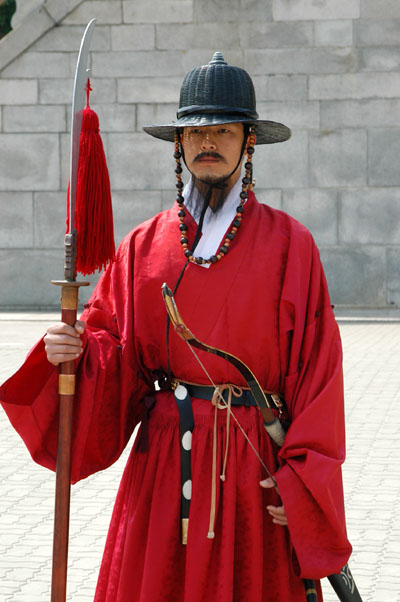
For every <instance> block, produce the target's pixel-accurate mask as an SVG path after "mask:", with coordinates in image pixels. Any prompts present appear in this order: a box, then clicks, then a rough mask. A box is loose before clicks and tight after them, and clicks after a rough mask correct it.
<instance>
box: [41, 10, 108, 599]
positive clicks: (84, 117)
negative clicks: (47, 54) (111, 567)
mask: <svg viewBox="0 0 400 602" xmlns="http://www.w3.org/2000/svg"><path fill="white" fill-rule="evenodd" d="M95 22H96V19H92V20H91V21H90V23H89V24H88V25H87V27H86V29H85V32H84V34H83V37H82V41H81V46H80V50H79V56H78V62H77V65H76V72H75V80H74V91H73V100H72V123H71V154H70V181H69V199H68V208H67V223H68V230H67V233H66V234H65V238H64V280H52V284H55V285H57V286H60V287H61V320H62V321H63V322H64V323H65V324H69V325H70V326H74V325H75V322H76V317H77V309H78V292H79V288H80V287H81V286H87V285H88V284H89V282H86V281H77V280H76V272H77V261H78V268H79V261H80V259H79V244H81V239H82V238H84V237H85V233H83V232H82V231H81V230H79V229H78V231H77V229H76V228H75V215H76V212H77V200H78V205H79V204H84V203H87V200H88V199H87V198H86V197H87V196H88V195H87V190H86V188H85V186H86V184H85V181H83V180H84V177H82V174H85V173H87V167H88V166H89V168H90V167H91V166H92V164H93V160H92V159H90V158H89V157H88V149H89V152H90V150H91V149H92V148H93V147H94V146H95V145H96V144H97V145H99V144H100V155H101V158H102V159H103V157H104V151H103V147H102V143H101V139H100V137H99V133H98V132H99V130H98V120H97V115H96V114H95V113H94V112H93V111H92V110H91V109H90V107H89V90H90V82H89V79H88V72H89V71H90V70H89V69H87V64H88V56H89V48H90V42H91V38H92V34H93V29H94V25H95ZM85 101H86V108H85ZM93 116H95V121H94V120H93ZM96 122H97V127H96ZM88 124H89V125H88ZM93 124H95V125H93ZM93 136H97V137H98V139H99V140H100V142H99V140H95V141H94V142H93ZM83 137H85V138H83ZM88 139H89V142H88ZM82 141H83V142H84V144H82ZM80 150H81V152H80ZM96 150H97V151H99V146H97V148H96ZM83 151H84V152H83ZM96 156H97V157H98V156H99V152H97V153H96ZM91 161H92V163H91ZM104 165H105V157H104ZM101 168H102V169H103V171H102V176H103V179H102V182H103V183H104V181H106V183H107V185H106V188H107V191H106V192H107V193H108V196H109V201H111V197H110V195H109V179H108V171H107V168H106V166H105V171H104V166H101ZM97 175H98V174H97ZM82 191H83V194H82ZM97 193H98V191H97V190H95V191H94V192H93V193H92V196H96V197H97V196H101V195H98V194H97ZM80 196H83V197H85V198H80ZM77 197H78V199H77ZM103 200H104V199H103ZM92 210H93V208H92V207H91V208H90V211H92ZM103 213H104V212H103ZM106 213H107V217H108V219H109V220H110V209H108V211H107V212H106ZM111 230H112V215H111ZM78 239H79V244H78ZM113 244H114V243H113V241H112V246H113ZM92 246H93V244H92ZM99 246H101V242H100V243H99ZM109 259H111V257H110V258H109ZM81 263H82V261H81ZM102 263H103V265H105V263H106V262H104V259H101V260H100V265H99V264H97V265H96V263H94V264H93V265H92V264H91V265H90V267H88V266H87V264H85V270H86V271H85V270H82V269H81V271H82V272H83V273H86V274H88V273H91V272H93V271H94V270H95V269H96V268H98V267H102V265H101V264H102ZM86 268H87V269H86ZM75 369H76V367H75V361H74V360H71V361H66V362H63V363H61V364H60V367H59V381H58V393H59V398H60V404H59V408H60V415H59V430H58V449H57V464H56V492H55V512H54V538H53V567H52V585H51V602H65V599H66V589H67V564H68V539H69V514H70V494H71V455H72V454H71V451H72V445H71V444H72V423H73V421H72V419H73V406H74V396H75Z"/></svg>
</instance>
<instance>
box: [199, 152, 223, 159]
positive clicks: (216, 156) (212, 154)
mask: <svg viewBox="0 0 400 602" xmlns="http://www.w3.org/2000/svg"><path fill="white" fill-rule="evenodd" d="M207 157H212V158H213V159H221V160H222V161H225V159H224V157H223V156H222V155H220V154H219V153H217V152H215V151H209V152H203V153H199V154H198V155H196V156H195V158H194V161H199V160H200V159H204V158H207Z"/></svg>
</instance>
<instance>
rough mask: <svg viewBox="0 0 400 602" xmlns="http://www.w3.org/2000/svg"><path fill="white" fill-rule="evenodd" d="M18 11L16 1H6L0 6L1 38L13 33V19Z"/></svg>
mask: <svg viewBox="0 0 400 602" xmlns="http://www.w3.org/2000/svg"><path fill="white" fill-rule="evenodd" d="M16 10H17V3H16V1H15V0H6V1H5V2H3V3H2V4H1V5H0V38H3V37H4V36H5V35H7V34H8V32H9V31H11V29H12V27H11V19H12V16H13V14H14V13H15V11H16Z"/></svg>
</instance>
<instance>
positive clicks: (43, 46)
mask: <svg viewBox="0 0 400 602" xmlns="http://www.w3.org/2000/svg"><path fill="white" fill-rule="evenodd" d="M83 32H84V28H83V27H82V25H60V26H59V27H54V28H53V29H50V30H49V31H48V32H47V33H45V35H44V36H42V37H41V38H40V39H39V40H38V41H37V42H36V43H35V44H34V45H33V46H32V48H31V50H32V51H34V52H75V53H76V60H77V59H78V52H79V48H80V45H81V40H82V36H83ZM90 49H91V50H92V51H93V50H100V51H106V50H111V31H110V27H108V26H101V25H96V27H95V28H94V30H93V36H92V41H91V42H90Z"/></svg>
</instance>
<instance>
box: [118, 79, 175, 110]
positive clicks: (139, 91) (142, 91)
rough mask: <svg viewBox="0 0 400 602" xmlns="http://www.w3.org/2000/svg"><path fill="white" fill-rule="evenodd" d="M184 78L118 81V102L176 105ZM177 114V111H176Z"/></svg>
mask: <svg viewBox="0 0 400 602" xmlns="http://www.w3.org/2000/svg"><path fill="white" fill-rule="evenodd" d="M182 80H183V77H182V76H179V77H130V78H121V79H118V80H117V90H118V102H122V103H161V102H165V103H176V105H177V104H178V100H179V90H180V88H181V84H182ZM175 112H176V110H175Z"/></svg>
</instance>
